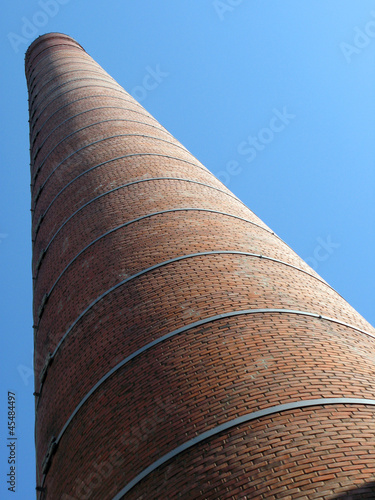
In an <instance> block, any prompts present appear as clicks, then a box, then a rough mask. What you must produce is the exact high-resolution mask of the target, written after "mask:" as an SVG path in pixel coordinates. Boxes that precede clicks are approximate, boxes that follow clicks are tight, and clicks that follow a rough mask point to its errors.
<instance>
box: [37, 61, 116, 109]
mask: <svg viewBox="0 0 375 500" xmlns="http://www.w3.org/2000/svg"><path fill="white" fill-rule="evenodd" d="M69 73H94V74H95V75H105V73H103V71H99V70H98V71H97V70H94V69H82V70H75V69H72V70H70V71H65V72H64V73H61V74H60V75H55V76H53V77H52V78H50V79H49V80H48V81H46V82H44V83H43V85H42V86H41V87H40V89H38V91H37V93H36V94H35V96H34V97H31V94H29V95H30V97H31V104H33V102H34V99H35V98H36V97H37V96H39V95H40V93H41V92H42V90H43V89H44V87H45V86H46V85H48V84H49V83H51V82H52V81H53V80H55V79H56V78H60V77H62V76H64V75H68V74H69ZM108 76H109V75H108ZM109 78H112V77H111V76H109ZM112 80H113V81H114V82H115V83H117V82H116V81H115V80H114V79H113V78H112ZM117 85H119V84H117ZM56 88H58V87H56Z"/></svg>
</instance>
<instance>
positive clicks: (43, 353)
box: [26, 34, 375, 499]
mask: <svg viewBox="0 0 375 500" xmlns="http://www.w3.org/2000/svg"><path fill="white" fill-rule="evenodd" d="M26 76H27V80H28V86H29V93H30V95H29V101H30V125H31V129H30V134H31V135H30V141H31V179H32V186H31V193H32V195H31V197H32V210H33V212H32V214H33V230H32V234H33V276H34V324H35V385H36V392H37V393H38V394H39V395H38V396H37V397H36V401H37V413H36V447H37V483H38V486H41V487H43V489H44V492H43V493H41V495H40V497H41V498H50V499H57V498H66V499H67V498H77V499H78V498H80V499H81V498H82V499H83V498H97V499H103V498H104V499H106V498H108V499H112V498H114V497H115V496H116V495H117V494H118V493H119V492H120V491H121V490H122V489H123V488H124V487H125V486H126V485H127V484H128V483H129V482H130V481H131V480H132V479H134V478H135V477H136V476H137V475H138V474H140V473H141V472H142V471H143V470H144V469H146V468H147V467H149V466H151V465H152V464H153V463H154V462H155V461H157V460H158V459H160V458H161V457H162V456H163V455H165V454H167V453H169V452H171V451H172V450H174V449H175V448H177V447H178V446H180V445H182V444H183V443H185V442H188V441H189V440H191V439H192V438H194V437H195V436H199V435H200V434H202V433H204V432H206V431H208V430H210V429H214V428H216V427H217V426H219V425H221V424H224V423H226V422H229V421H231V420H233V419H235V418H238V417H241V416H243V415H247V414H250V413H252V412H255V411H258V410H263V409H266V408H271V407H274V406H277V405H282V404H288V403H297V402H298V401H304V400H316V399H322V398H357V399H358V398H359V399H367V400H375V382H374V380H375V378H374V375H375V373H374V372H375V346H374V343H375V339H374V337H372V336H371V335H375V330H374V329H373V328H372V327H371V326H370V325H369V324H368V323H367V322H366V321H365V320H364V319H363V318H362V317H361V316H360V315H359V314H358V313H357V312H356V311H354V310H353V309H352V308H351V307H350V306H349V305H348V304H347V303H346V302H345V301H344V300H343V299H342V298H341V297H340V296H339V295H338V294H337V293H336V292H335V291H334V290H333V289H332V288H331V287H329V285H327V284H326V283H325V282H324V281H323V280H322V279H321V278H320V277H319V276H318V275H317V274H316V272H315V271H313V270H312V269H311V268H310V267H309V266H308V265H307V264H305V263H304V262H303V261H302V260H301V259H300V258H299V257H298V256H297V255H296V254H295V253H294V252H293V251H292V250H291V249H290V248H289V247H288V246H287V245H286V244H285V243H284V242H283V241H281V240H280V238H278V237H277V235H275V234H274V233H273V232H272V230H270V229H269V228H268V227H267V226H266V225H265V224H264V223H263V222H262V221H261V220H260V219H259V218H258V217H257V216H256V215H255V214H253V213H252V212H251V211H250V210H249V209H248V208H247V207H245V206H244V205H243V203H241V202H240V201H239V200H237V198H236V197H235V196H234V195H233V194H232V193H231V192H230V191H229V190H228V189H227V188H226V187H225V186H224V185H223V184H222V183H221V182H220V181H218V180H217V179H216V178H215V177H214V176H213V175H212V174H211V173H210V172H209V171H208V170H207V169H206V168H205V167H204V166H203V165H202V164H201V163H200V162H199V161H198V160H197V159H196V158H194V157H193V156H192V155H191V154H190V153H189V152H188V151H187V150H186V149H185V148H184V147H183V146H182V145H181V144H180V143H179V142H178V141H177V140H176V139H175V138H174V137H173V136H171V134H169V133H168V132H167V131H166V130H165V129H164V128H163V127H162V126H161V125H160V124H159V123H158V122H157V121H156V120H155V119H154V118H153V117H152V116H150V114H149V113H148V112H147V111H146V110H145V109H144V108H143V107H142V106H140V105H139V104H138V103H137V102H136V101H135V100H134V99H133V98H132V97H131V96H130V95H129V94H128V93H127V92H125V91H124V90H123V89H122V88H121V87H120V86H119V85H118V84H117V83H116V82H115V81H114V80H113V79H112V78H111V77H110V76H109V75H108V74H107V73H106V72H105V71H104V70H102V69H101V68H100V67H99V66H98V64H97V63H95V62H94V61H93V60H92V59H91V57H90V56H88V55H87V54H86V52H85V51H84V50H83V49H82V48H81V47H80V46H79V45H78V44H77V42H75V41H74V40H72V39H71V38H69V37H67V36H65V35H61V34H48V35H44V36H43V37H40V38H38V39H37V40H36V41H35V42H34V43H33V44H32V45H31V47H30V48H29V50H28V52H27V55H26ZM275 209H277V207H275ZM157 212H162V213H157ZM155 213H157V214H155ZM153 214H154V215H153ZM106 233H108V234H106ZM223 252H225V253H223ZM239 252H242V253H241V254H240V253H239ZM197 253H198V254H200V255H195V256H191V257H189V258H183V259H182V258H181V259H179V260H176V261H174V262H171V263H167V264H165V265H160V264H162V263H163V262H166V261H168V260H170V259H177V258H179V257H183V256H187V255H190V254H197ZM158 265H159V266H158ZM151 266H157V267H156V268H155V269H152V270H148V271H147V272H143V273H142V271H145V270H147V269H148V268H150V267H151ZM137 273H141V274H140V275H139V276H137V277H133V276H134V275H135V274H137ZM132 277H133V278H132ZM127 278H131V279H130V280H129V281H128V282H126V283H123V284H121V285H120V286H118V287H117V288H115V289H113V290H111V288H112V287H115V286H116V285H118V284H120V283H121V282H122V281H124V280H126V279H127ZM46 294H47V297H48V298H47V299H46V298H45V297H46ZM42 304H44V305H43V306H42V307H41V305H42ZM275 309H277V310H282V311H275ZM254 310H262V311H258V312H254ZM264 310H266V311H264ZM235 311H237V312H241V311H242V312H243V311H248V312H247V313H246V314H235V315H229V316H228V313H231V312H235ZM297 312H298V313H297ZM310 313H312V314H313V316H311V315H309V314H310ZM219 314H223V315H224V316H225V317H222V318H221V319H211V320H209V321H208V322H206V323H205V324H201V325H197V326H192V327H191V328H188V327H189V325H192V324H194V323H195V322H197V321H200V320H207V319H208V318H213V317H214V316H216V315H219ZM314 315H315V316H314ZM319 315H320V316H322V317H319ZM181 327H187V328H186V330H185V331H183V332H181V333H177V334H175V335H173V336H172V337H170V338H168V339H165V340H163V341H162V342H160V343H158V344H157V345H153V346H151V347H150V348H148V349H147V350H146V351H145V352H142V353H140V354H139V355H137V356H136V357H135V358H134V359H132V360H130V361H129V362H127V363H126V364H125V365H124V366H122V367H121V368H119V369H118V370H116V371H115V372H114V373H113V374H112V375H111V376H109V377H108V378H107V379H106V380H105V381H104V382H103V383H102V384H101V385H100V386H99V387H98V388H97V390H95V392H93V394H92V395H91V396H90V397H89V398H88V399H87V401H85V403H84V404H83V405H82V407H81V408H80V410H79V411H78V412H77V413H76V415H75V416H74V418H73V419H72V420H71V421H70V422H69V423H68V425H67V427H66V429H65V431H64V433H63V434H61V432H62V430H63V429H64V426H65V425H66V423H67V422H68V419H69V418H70V416H71V415H72V413H73V412H74V411H75V409H76V407H77V405H79V404H80V402H81V401H82V400H83V398H84V397H85V396H86V395H87V393H88V392H89V391H90V390H91V389H92V388H93V387H94V386H95V384H97V383H98V381H99V380H100V379H101V378H102V377H104V376H105V375H106V374H107V373H108V372H109V371H110V370H111V369H112V368H114V367H115V366H116V365H117V364H118V363H120V362H121V361H122V360H124V359H125V358H126V357H127V356H130V355H132V354H133V353H134V352H135V351H137V350H138V349H141V348H142V347H144V346H146V345H147V344H149V343H151V342H153V341H155V340H157V339H160V338H161V337H163V336H164V335H167V334H168V333H171V332H174V331H175V330H177V329H179V328H181ZM366 332H367V333H369V334H371V335H367V334H366ZM49 353H52V357H53V360H52V362H51V363H50V364H49V366H48V368H47V371H45V372H44V379H43V383H41V373H42V371H43V367H44V365H45V361H46V359H47V356H48V355H49ZM364 403H365V402H364ZM374 417H375V407H374V406H372V403H371V402H370V401H369V402H368V403H367V404H353V403H349V402H346V403H345V402H337V403H335V404H328V402H327V404H325V403H324V402H321V403H319V404H316V405H315V406H312V407H307V408H297V409H296V408H295V409H289V410H286V411H280V412H276V413H274V414H272V415H268V416H263V417H261V418H257V419H254V420H251V421H250V422H246V423H242V424H241V425H237V426H235V427H233V428H231V429H230V430H226V431H223V432H221V433H218V434H215V435H214V436H211V437H209V438H207V439H206V440H204V441H203V442H201V443H199V444H196V445H195V446H192V447H191V448H189V449H188V450H186V451H184V452H181V453H179V454H178V455H177V456H176V457H175V458H173V459H171V460H169V461H168V462H166V463H165V464H161V465H160V467H158V468H156V469H155V470H154V471H153V472H151V473H150V474H148V475H147V476H146V477H145V478H144V479H142V480H141V481H140V482H138V484H136V485H135V486H134V488H132V489H131V490H130V491H129V492H128V493H127V494H126V495H125V498H134V499H136V498H137V499H140V498H142V499H143V498H144V499H146V498H147V499H150V498H155V499H156V498H212V499H217V498H236V499H238V498H242V499H245V498H270V499H276V498H285V499H287V498H289V499H297V498H298V499H302V498H306V499H307V498H309V499H310V498H333V497H334V495H336V494H339V493H341V492H344V491H346V490H347V489H349V488H353V487H354V486H356V485H358V484H359V485H361V484H364V483H366V482H369V481H370V480H371V478H373V477H374V471H375V467H374V449H375V448H374V444H375V424H374ZM53 437H55V438H57V440H58V443H57V447H55V450H54V454H53V456H52V458H51V459H50V460H49V462H48V464H49V468H47V470H46V473H45V474H43V472H42V467H43V461H44V460H45V457H46V454H47V451H48V446H49V443H50V441H51V439H52V438H53ZM330 495H331V496H330Z"/></svg>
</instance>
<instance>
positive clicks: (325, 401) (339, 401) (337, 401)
mask: <svg viewBox="0 0 375 500" xmlns="http://www.w3.org/2000/svg"><path fill="white" fill-rule="evenodd" d="M326 405H369V406H375V400H374V399H359V398H321V399H309V400H300V401H293V402H292V403H286V404H280V405H277V406H272V407H271V408H264V409H263V410H258V411H254V412H252V413H247V414H246V415H243V416H241V417H237V418H234V419H233V420H229V422H225V423H224V424H221V425H218V426H217V427H214V428H213V429H210V430H208V431H206V432H203V433H202V434H199V435H198V436H195V437H194V438H192V439H190V440H189V441H186V442H185V443H183V444H181V445H180V446H177V448H175V449H174V450H172V451H170V452H169V453H166V454H165V455H163V456H162V457H160V458H159V459H158V460H156V461H155V462H154V463H153V464H151V465H149V466H148V467H146V469H144V470H143V471H142V472H141V473H140V474H138V475H137V476H136V477H135V478H134V479H132V480H131V481H130V482H129V483H128V484H127V485H126V486H125V487H124V488H122V489H121V490H120V491H119V492H118V493H117V495H115V496H114V497H113V498H112V500H121V498H123V496H124V495H125V494H126V493H128V492H129V491H130V490H131V489H132V488H134V486H136V485H137V484H138V483H139V482H140V481H142V479H144V478H145V477H146V476H148V475H149V474H151V472H153V471H154V470H155V469H157V468H158V467H160V466H161V465H163V464H165V463H166V462H168V460H170V459H171V458H174V457H175V456H177V455H179V454H180V453H183V452H184V451H186V450H188V449H190V448H192V447H193V446H196V445H197V444H199V443H202V442H203V441H205V440H206V439H209V438H211V437H213V436H217V435H218V434H220V433H221V432H224V431H227V430H230V429H232V428H233V427H236V426H238V425H242V424H245V423H247V422H251V421H252V420H256V419H258V418H263V417H268V416H270V415H275V414H276V413H281V412H284V411H288V410H298V409H302V408H310V407H312V406H326Z"/></svg>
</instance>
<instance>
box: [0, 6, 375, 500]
mask: <svg viewBox="0 0 375 500" xmlns="http://www.w3.org/2000/svg"><path fill="white" fill-rule="evenodd" d="M43 5H44V7H43ZM1 13H2V15H1V18H0V26H1V43H0V51H1V64H2V78H1V82H0V86H1V87H0V99H1V111H2V134H1V169H2V171H1V184H0V214H1V217H0V266H1V267H0V272H1V274H0V276H1V301H0V307H1V329H2V333H1V350H0V352H1V364H0V366H1V368H0V369H1V391H0V415H1V417H0V436H1V442H0V464H1V466H0V497H1V498H15V499H22V500H25V499H26V500H28V499H33V498H35V490H34V488H35V483H34V477H35V473H34V447H33V446H34V445H33V426H34V422H33V419H34V410H33V396H32V393H33V390H34V388H33V381H32V377H31V376H30V373H31V367H32V342H33V331H32V328H31V327H32V322H33V321H32V316H31V301H32V293H31V289H32V280H31V237H30V211H29V209H30V190H29V184H30V174H29V156H28V153H29V144H28V138H29V137H28V121H27V120H28V114H27V91H26V82H25V78H24V53H25V50H26V49H27V46H28V45H29V43H31V41H32V40H33V39H34V38H35V37H36V36H38V35H40V34H43V33H45V32H50V31H60V32H63V33H66V34H69V35H71V36H73V37H74V38H75V39H76V40H77V41H78V42H79V43H80V44H81V45H83V47H84V48H85V49H86V50H87V52H88V53H89V54H90V55H92V56H93V58H94V59H95V60H97V61H98V62H99V63H100V64H101V65H102V66H103V67H104V68H105V69H106V70H107V71H108V72H109V73H110V74H111V75H112V76H113V77H114V78H115V79H116V80H117V81H118V82H119V83H120V84H121V85H122V86H123V87H124V88H125V89H126V90H128V91H129V92H132V93H134V94H135V95H136V96H137V97H139V98H140V99H141V102H142V104H143V105H144V106H145V107H146V109H147V110H148V111H150V112H151V113H152V114H153V115H154V116H155V117H156V118H157V119H158V120H159V121H160V122H161V123H162V124H163V125H164V126H165V127H166V128H167V129H168V130H169V131H170V132H171V133H172V134H173V135H175V136H176V137H177V138H178V139H179V140H180V141H181V142H182V143H183V144H184V145H185V146H186V147H187V148H188V149H189V150H190V151H191V152H192V153H193V154H194V155H195V156H196V157H197V158H199V160H201V161H202V162H203V163H204V164H205V165H206V166H207V167H208V168H209V169H210V170H211V171H212V172H213V173H215V174H216V175H217V176H218V177H219V178H220V179H222V180H223V181H224V182H225V183H226V184H227V185H228V186H229V187H230V189H231V190H232V191H233V192H234V193H235V194H236V195H237V196H239V197H240V198H241V199H242V200H243V201H244V202H245V203H246V204H247V205H248V206H249V207H250V208H251V209H252V210H253V211H254V212H255V213H256V214H257V215H258V216H260V217H261V218H262V219H263V220H264V221H265V222H266V223H267V224H268V225H269V226H270V227H271V228H272V229H273V230H274V231H275V232H276V233H277V234H278V235H279V236H281V237H282V238H283V239H284V240H285V241H286V242H287V243H288V244H289V245H290V246H291V247H292V248H293V249H294V250H295V251H296V252H297V253H298V254H299V255H300V256H301V257H303V258H304V259H305V260H307V262H308V263H309V264H310V265H312V266H313V267H314V268H315V269H316V270H317V271H318V273H319V274H320V275H321V276H322V277H323V278H324V279H326V280H327V281H328V282H329V283H330V285H332V286H333V287H334V288H335V289H336V290H337V291H338V292H339V293H340V294H341V295H343V296H344V298H345V299H346V300H347V301H348V302H349V303H351V304H352V305H353V306H354V307H355V308H356V309H357V310H358V311H359V312H360V313H361V314H362V315H363V316H364V317H365V318H366V319H367V320H368V321H370V322H371V323H372V324H375V311H374V297H375V291H374V282H375V272H374V270H375V266H374V256H375V255H374V254H375V230H374V227H375V204H374V200H375V169H374V163H375V64H374V54H375V6H374V2H373V1H370V0H361V2H353V1H352V0H330V1H328V2H327V0H314V1H312V0H310V1H304V2H301V0H283V1H282V2H281V1H279V0H267V2H260V1H255V0H243V1H241V0H223V1H214V0H178V1H176V0H163V1H158V2H157V1H154V0H137V1H130V0H127V1H124V0H118V1H109V2H103V1H97V0H59V1H57V0H56V1H55V0H50V1H49V2H48V1H47V0H46V1H44V0H41V1H36V0H27V1H26V0H17V1H14V2H3V5H2V12H1ZM152 71H154V72H157V74H158V77H157V78H158V80H159V82H158V85H156V86H155V88H154V89H152V90H145V88H144V87H143V81H144V78H145V77H146V75H147V74H149V73H150V72H152ZM280 114H281V115H282V116H283V118H282V119H280V118H278V119H277V116H278V115H280ZM282 120H284V122H283V121H282ZM8 390H11V391H15V392H16V394H17V429H16V435H17V437H18V449H17V493H16V494H11V493H8V492H7V489H6V473H7V472H8V470H9V469H8V465H7V453H6V451H7V449H6V441H5V438H6V434H5V433H6V431H7V426H6V416H7V391H8Z"/></svg>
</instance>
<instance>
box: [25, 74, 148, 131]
mask: <svg viewBox="0 0 375 500" xmlns="http://www.w3.org/2000/svg"><path fill="white" fill-rule="evenodd" d="M91 87H95V88H99V89H109V90H112V91H113V92H120V94H121V95H125V96H126V95H129V94H128V93H127V92H125V90H124V89H118V88H115V87H111V86H108V85H100V84H98V85H94V84H91V85H82V86H81V87H74V88H72V89H69V90H65V91H64V92H61V93H60V94H58V95H56V96H55V97H54V98H53V99H52V101H49V102H48V103H47V104H46V105H45V107H44V108H43V109H42V110H41V111H40V113H39V114H38V116H37V117H34V115H35V114H36V110H34V111H33V113H32V115H31V116H30V123H31V124H32V127H34V126H35V125H36V122H37V121H38V120H39V118H40V117H41V115H42V114H43V113H44V111H45V110H46V109H47V108H48V106H50V105H51V104H52V103H54V102H55V101H56V99H59V98H60V97H62V96H64V95H66V94H69V93H70V92H75V91H76V90H82V89H85V90H86V89H88V88H91ZM140 107H141V108H142V106H140ZM142 109H144V108H142ZM34 118H35V119H34Z"/></svg>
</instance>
